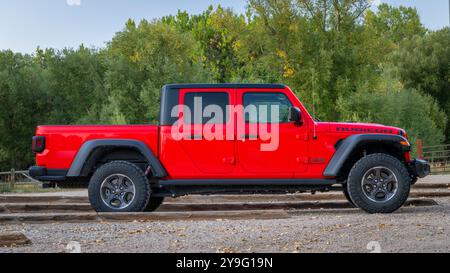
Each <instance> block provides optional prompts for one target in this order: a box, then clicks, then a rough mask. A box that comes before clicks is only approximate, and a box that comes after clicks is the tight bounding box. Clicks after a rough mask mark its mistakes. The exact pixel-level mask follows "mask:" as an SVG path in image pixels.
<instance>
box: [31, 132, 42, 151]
mask: <svg viewBox="0 0 450 273" xmlns="http://www.w3.org/2000/svg"><path fill="white" fill-rule="evenodd" d="M31 150H32V151H33V152H34V153H41V152H43V151H44V150H45V137H44V136H34V137H33V140H32V144H31Z"/></svg>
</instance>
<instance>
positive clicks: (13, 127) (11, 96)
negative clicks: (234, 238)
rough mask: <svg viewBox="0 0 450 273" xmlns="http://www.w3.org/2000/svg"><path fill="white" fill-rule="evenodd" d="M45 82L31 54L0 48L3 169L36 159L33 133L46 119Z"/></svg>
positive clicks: (0, 156)
mask: <svg viewBox="0 0 450 273" xmlns="http://www.w3.org/2000/svg"><path fill="white" fill-rule="evenodd" d="M47 98H48V93H47V92H46V82H45V80H44V78H43V76H42V70H41V68H40V67H39V66H38V65H36V64H35V63H34V62H33V60H32V58H31V57H30V56H29V55H22V54H19V53H13V52H12V51H10V50H7V51H0V101H1V107H0V169H2V170H9V169H11V168H15V169H23V168H26V167H27V166H28V165H29V164H30V163H31V162H33V154H32V153H31V136H32V135H34V130H35V128H36V125H38V124H39V123H40V122H43V121H45V120H46V117H47V109H48V108H49V106H50V103H49V101H48V100H47Z"/></svg>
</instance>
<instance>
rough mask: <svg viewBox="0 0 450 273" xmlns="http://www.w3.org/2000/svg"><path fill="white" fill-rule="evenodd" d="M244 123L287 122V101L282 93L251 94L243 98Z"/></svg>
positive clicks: (288, 103) (289, 105) (246, 94)
mask: <svg viewBox="0 0 450 273" xmlns="http://www.w3.org/2000/svg"><path fill="white" fill-rule="evenodd" d="M243 104H244V105H243V106H244V111H245V112H244V118H245V122H246V123H286V122H289V107H291V106H292V104H291V102H290V101H289V99H288V98H287V97H286V95H285V94H283V93H266V92H259V93H256V92H251V93H245V94H244V97H243Z"/></svg>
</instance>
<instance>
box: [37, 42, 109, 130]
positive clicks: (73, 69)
mask: <svg viewBox="0 0 450 273" xmlns="http://www.w3.org/2000/svg"><path fill="white" fill-rule="evenodd" d="M35 62H37V63H38V64H40V65H41V66H42V67H43V68H44V69H45V73H44V75H45V81H46V82H47V87H48V90H49V100H50V102H51V105H52V107H51V109H49V112H50V114H49V120H48V122H49V123H53V124H80V123H95V122H98V120H99V117H100V111H101V109H102V105H103V103H104V98H105V97H106V96H107V94H106V93H105V92H106V91H105V89H104V84H103V79H104V73H105V69H106V67H105V65H104V61H103V60H102V58H101V55H100V54H99V53H98V52H97V51H96V50H94V49H89V48H86V47H84V46H83V45H81V46H80V47H79V48H78V49H77V50H74V49H63V50H61V51H54V50H52V49H47V50H41V49H38V50H37V52H36V55H35Z"/></svg>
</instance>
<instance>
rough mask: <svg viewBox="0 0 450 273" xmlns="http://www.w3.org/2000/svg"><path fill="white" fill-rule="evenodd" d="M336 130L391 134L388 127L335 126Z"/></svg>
mask: <svg viewBox="0 0 450 273" xmlns="http://www.w3.org/2000/svg"><path fill="white" fill-rule="evenodd" d="M336 132H356V133H370V134H393V133H394V132H393V131H392V130H390V129H384V128H367V127H336Z"/></svg>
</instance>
